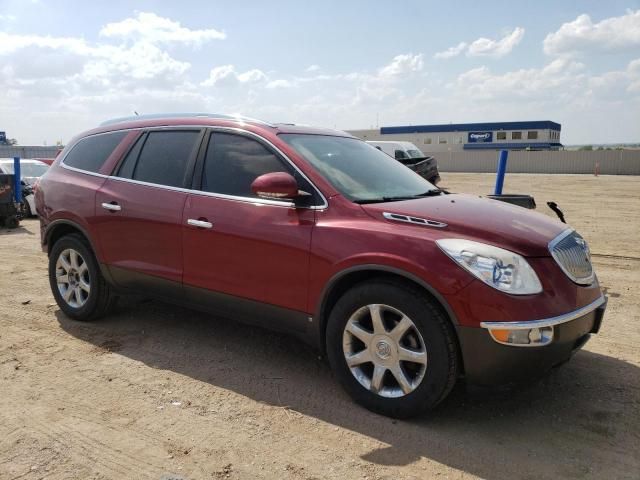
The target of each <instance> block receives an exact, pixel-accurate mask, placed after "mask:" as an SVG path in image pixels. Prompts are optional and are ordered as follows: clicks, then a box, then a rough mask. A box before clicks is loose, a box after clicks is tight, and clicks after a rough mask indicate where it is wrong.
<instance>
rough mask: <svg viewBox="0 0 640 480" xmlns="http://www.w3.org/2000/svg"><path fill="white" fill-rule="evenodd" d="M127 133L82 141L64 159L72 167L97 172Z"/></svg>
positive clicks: (88, 138)
mask: <svg viewBox="0 0 640 480" xmlns="http://www.w3.org/2000/svg"><path fill="white" fill-rule="evenodd" d="M126 135H127V132H113V133H105V134H102V135H94V136H91V137H87V138H84V139H82V140H80V141H79V142H78V143H77V144H76V145H75V146H74V147H73V148H72V149H71V151H70V152H69V154H68V155H67V156H66V157H65V159H64V164H65V165H68V166H70V167H74V168H79V169H81V170H88V171H89V172H97V171H98V170H100V167H102V165H103V164H104V162H105V161H106V160H107V158H109V155H111V153H112V152H113V151H114V150H115V148H116V147H117V146H118V144H119V143H120V142H121V141H122V139H123V138H124V137H125V136H126Z"/></svg>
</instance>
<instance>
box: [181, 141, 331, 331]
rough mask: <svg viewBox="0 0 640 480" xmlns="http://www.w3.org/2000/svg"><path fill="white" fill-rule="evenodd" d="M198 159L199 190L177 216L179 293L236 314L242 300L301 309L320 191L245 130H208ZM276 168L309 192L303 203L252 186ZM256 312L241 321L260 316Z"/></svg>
mask: <svg viewBox="0 0 640 480" xmlns="http://www.w3.org/2000/svg"><path fill="white" fill-rule="evenodd" d="M201 160H202V161H201V164H199V166H198V167H200V168H201V169H198V167H197V170H196V174H195V176H196V178H197V179H200V184H201V191H200V192H196V191H194V192H192V193H191V194H190V195H189V198H188V200H187V203H186V207H185V210H184V215H183V220H182V224H183V227H184V229H183V235H184V237H183V238H184V283H185V291H186V295H187V296H192V297H193V299H194V300H195V301H199V302H201V301H202V300H204V301H207V297H209V300H211V301H213V302H217V303H218V305H219V306H218V308H222V311H223V310H224V305H225V304H226V305H229V306H230V308H231V309H232V310H235V312H234V314H236V315H237V314H238V312H237V310H238V308H236V307H240V308H239V309H240V310H242V304H243V302H242V300H248V301H253V302H260V303H261V304H266V305H271V306H273V307H278V308H282V309H286V310H289V311H297V312H304V311H305V310H306V308H307V305H306V300H307V284H308V272H309V250H310V243H311V232H312V228H313V225H314V220H315V214H314V213H315V210H314V209H313V205H314V203H318V202H322V199H319V194H318V193H317V192H315V190H313V187H312V186H311V185H310V184H308V183H305V182H307V180H306V179H304V178H302V177H301V174H300V173H299V172H297V171H296V170H295V169H294V168H293V167H292V166H291V164H290V163H289V162H288V161H286V160H285V159H284V158H283V156H282V155H281V154H280V153H279V152H277V151H276V150H275V149H274V148H273V147H272V146H270V145H268V144H267V143H266V142H265V141H263V140H261V139H259V138H256V137H254V136H251V135H248V134H247V135H243V134H238V133H231V132H224V131H214V132H213V133H211V135H210V137H209V141H208V145H207V148H206V150H205V151H204V155H203V157H202V159H201ZM282 171H284V172H289V173H291V174H292V175H294V177H296V178H297V180H298V183H299V185H301V188H302V189H305V190H308V191H310V192H313V195H311V196H309V199H308V203H307V204H306V205H305V206H296V205H294V204H293V202H291V201H286V200H284V201H283V200H277V201H276V200H265V199H261V198H257V197H256V196H255V195H254V194H253V193H252V192H251V188H250V187H251V183H252V182H253V180H255V178H256V177H258V176H259V175H262V174H265V173H269V172H282ZM194 221H195V222H203V223H195V222H194ZM207 292H209V293H208V294H207ZM213 292H216V293H217V294H223V295H216V294H214V293H213ZM220 305H221V307H220ZM244 305H245V306H247V305H248V304H247V303H245V304H244ZM261 311H262V313H258V311H256V312H255V315H254V317H256V318H244V320H245V321H250V322H256V321H258V322H259V320H262V319H263V318H261V317H262V316H264V315H263V314H264V310H261ZM245 312H248V313H251V309H250V308H248V309H245ZM278 318H279V319H281V320H279V321H282V322H286V321H287V319H288V318H289V319H291V318H292V317H291V316H289V315H287V314H286V313H284V312H283V314H282V315H281V316H278ZM297 318H300V317H297ZM292 321H293V322H294V323H295V322H296V321H297V320H295V319H294V320H292ZM269 326H270V327H273V328H280V327H284V328H293V329H298V328H304V325H300V324H294V325H287V326H283V325H269Z"/></svg>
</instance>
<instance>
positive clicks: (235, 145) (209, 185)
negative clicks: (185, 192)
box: [202, 133, 291, 197]
mask: <svg viewBox="0 0 640 480" xmlns="http://www.w3.org/2000/svg"><path fill="white" fill-rule="evenodd" d="M270 172H287V173H291V172H290V171H289V170H288V169H287V168H286V167H285V165H284V164H283V163H282V162H281V161H280V159H279V158H278V157H277V156H276V155H275V154H273V153H271V152H270V151H269V150H268V149H267V148H266V147H265V146H264V145H262V144H261V143H260V142H258V141H256V140H253V139H251V138H247V137H243V136H240V135H233V134H228V133H214V134H213V135H211V140H210V141H209V146H208V148H207V156H206V158H205V163H204V171H203V172H202V189H203V190H205V191H207V192H214V193H223V194H226V195H236V196H240V197H255V195H254V194H253V192H251V183H253V181H254V180H255V179H256V178H257V177H259V176H260V175H263V174H265V173H270Z"/></svg>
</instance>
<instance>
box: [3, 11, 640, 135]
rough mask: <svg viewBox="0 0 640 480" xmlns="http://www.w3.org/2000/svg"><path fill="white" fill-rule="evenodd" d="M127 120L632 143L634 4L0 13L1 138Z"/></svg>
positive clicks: (637, 35) (639, 93) (638, 122)
mask: <svg viewBox="0 0 640 480" xmlns="http://www.w3.org/2000/svg"><path fill="white" fill-rule="evenodd" d="M134 112H138V113H140V114H145V113H160V112H212V113H240V114H243V115H246V116H250V117H255V118H260V119H263V120H267V121H273V122H287V123H302V124H309V125H316V126H324V127H331V128H338V129H342V130H349V129H362V128H375V127H376V126H393V125H416V124H433V123H450V122H452V123H466V122H491V121H517V120H552V121H555V122H559V123H561V124H562V138H561V141H562V142H563V143H565V144H591V143H593V144H599V143H618V142H640V0H638V1H616V0H607V1H606V2H605V1H601V0H600V1H570V0H564V1H549V0H537V1H535V2H524V1H521V2H518V1H515V2H514V1H492V0H485V1H465V2H463V1H448V2H444V1H439V2H435V1H433V2H432V1H417V0H416V1H403V0H396V1H394V2H382V1H379V2H373V1H348V0H342V1H333V0H323V1H317V2H305V1H300V0H298V1H278V0H273V1H270V2H264V1H252V0H246V1H241V2H229V1H216V0H210V1H190V0H183V1H181V2H176V1H174V0H171V1H162V0H156V1H151V0H148V1H132V0H129V1H120V0H110V1H109V2H98V1H94V2H91V1H86V0H84V1H71V0H68V1H64V0H0V131H6V132H7V137H9V138H16V139H17V140H18V141H19V143H20V144H22V145H42V144H48V145H52V144H55V143H56V142H57V141H61V142H62V143H66V142H68V141H69V140H70V139H71V138H72V137H73V136H74V135H76V134H78V133H80V132H82V131H83V130H87V129H90V128H93V127H95V126H96V125H98V124H99V123H101V122H102V121H104V120H107V119H109V118H114V117H121V116H127V115H133V113H134Z"/></svg>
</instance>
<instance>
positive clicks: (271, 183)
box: [251, 172, 299, 200]
mask: <svg viewBox="0 0 640 480" xmlns="http://www.w3.org/2000/svg"><path fill="white" fill-rule="evenodd" d="M251 191H252V192H253V193H254V194H255V195H257V196H258V197H260V198H268V199H271V200H274V199H292V198H295V197H297V196H298V195H299V192H298V182H296V179H295V178H293V177H292V176H291V175H289V174H288V173H285V172H272V173H265V174H264V175H260V176H259V177H258V178H256V179H255V180H254V181H253V183H252V184H251Z"/></svg>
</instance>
